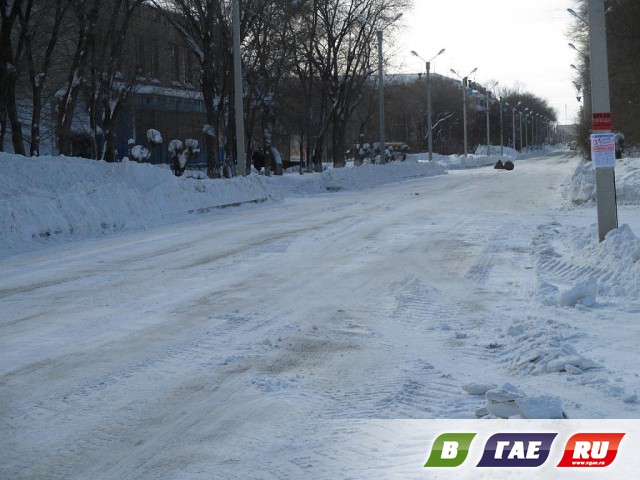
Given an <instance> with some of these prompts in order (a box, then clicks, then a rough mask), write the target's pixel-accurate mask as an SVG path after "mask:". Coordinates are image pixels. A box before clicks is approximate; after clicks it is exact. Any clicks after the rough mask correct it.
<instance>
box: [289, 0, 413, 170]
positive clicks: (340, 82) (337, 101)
mask: <svg viewBox="0 0 640 480" xmlns="http://www.w3.org/2000/svg"><path fill="white" fill-rule="evenodd" d="M409 5H410V2H409V1H404V0H395V1H389V0H328V1H315V0H314V1H313V9H312V10H313V12H312V15H313V20H312V21H309V22H308V24H309V25H310V28H313V29H314V30H313V32H312V33H313V34H312V35H311V34H307V35H306V38H308V39H309V42H308V43H303V44H301V48H303V49H305V50H306V51H303V52H302V53H301V54H300V55H299V56H300V57H301V58H306V59H307V60H308V61H309V62H310V63H311V66H312V68H313V70H312V74H311V75H310V77H311V78H312V79H316V80H317V82H318V83H317V86H316V88H317V90H318V99H319V105H318V110H317V113H316V118H317V125H318V126H317V133H316V141H315V148H314V158H313V163H314V165H315V168H316V169H318V168H319V167H320V166H321V162H322V157H323V154H324V150H323V148H324V144H325V141H326V139H327V136H328V134H329V133H330V132H331V134H332V136H331V139H332V152H331V155H332V158H333V163H334V165H335V166H338V167H339V166H343V165H344V163H345V159H344V152H345V150H346V147H345V138H344V132H345V126H346V124H347V122H348V121H349V119H350V117H351V115H352V113H353V111H354V109H355V108H356V107H357V105H358V103H359V102H360V100H361V99H362V97H361V96H360V89H361V88H362V87H363V85H364V84H365V83H366V82H367V81H368V79H369V78H370V76H371V75H372V73H373V71H372V68H371V66H372V64H371V61H372V58H371V56H372V52H373V51H374V50H375V48H374V47H375V38H376V31H377V30H378V29H381V28H383V27H384V26H385V25H386V24H388V23H390V20H391V19H392V18H394V17H395V16H396V15H397V14H398V12H399V11H400V10H401V9H402V8H406V7H408V6H409ZM299 73H300V72H299ZM303 73H306V72H303ZM330 129H331V130H330Z"/></svg>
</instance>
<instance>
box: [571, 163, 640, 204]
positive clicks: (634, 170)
mask: <svg viewBox="0 0 640 480" xmlns="http://www.w3.org/2000/svg"><path fill="white" fill-rule="evenodd" d="M615 174H616V195H617V199H618V203H619V204H621V205H638V204H639V203H640V157H631V158H623V159H622V160H618V161H617V162H616V168H615ZM567 196H568V198H569V200H570V201H571V203H573V204H574V205H584V204H588V205H592V204H594V203H595V201H596V172H595V168H594V167H593V163H592V162H584V161H582V162H580V164H579V165H578V166H577V167H576V170H575V172H574V173H573V176H572V178H571V183H570V185H569V186H568V191H567Z"/></svg>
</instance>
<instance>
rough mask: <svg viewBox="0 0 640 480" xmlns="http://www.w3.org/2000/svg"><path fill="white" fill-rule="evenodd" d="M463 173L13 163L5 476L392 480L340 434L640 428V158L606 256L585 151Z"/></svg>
mask: <svg viewBox="0 0 640 480" xmlns="http://www.w3.org/2000/svg"><path fill="white" fill-rule="evenodd" d="M456 162H457V160H455V159H454V160H451V159H450V160H447V159H440V158H439V159H437V164H431V165H429V164H424V163H419V162H417V161H409V162H406V163H404V164H395V165H390V166H367V167H362V168H353V169H343V170H336V171H328V172H325V173H324V174H321V175H320V174H317V175H304V176H299V175H288V176H286V177H284V178H278V177H272V178H264V177H258V176H252V177H250V178H249V179H234V180H230V181H225V182H223V181H219V182H210V181H206V182H202V181H198V180H194V179H182V180H179V179H174V178H173V177H171V175H170V173H169V172H168V171H166V170H162V169H159V168H155V167H150V166H144V165H137V164H133V163H129V164H120V165H104V164H102V163H96V162H89V161H86V160H85V161H82V160H77V159H55V158H45V159H41V160H25V159H18V158H16V157H11V156H7V155H3V156H0V163H1V164H2V169H3V172H4V173H3V175H4V177H5V178H4V182H3V184H2V186H1V187H0V212H1V213H0V215H1V216H0V226H1V228H2V231H1V232H0V245H1V246H2V250H3V253H2V255H1V256H0V258H2V259H1V260H0V270H1V271H2V276H1V277H0V302H1V304H2V313H1V315H0V433H1V436H0V438H1V440H0V478H3V479H4V478H11V479H14V478H38V479H45V478H46V479H58V478H60V479H63V478H64V479H88V478H91V479H113V478H118V479H147V478H154V479H165V478H166V479H212V478H215V479H243V480H246V479H253V478H255V479H269V478H273V479H288V478H291V479H301V478H304V479H307V478H309V479H311V478H313V479H335V478H374V477H373V476H371V475H366V474H365V472H360V474H358V473H354V472H353V471H351V470H350V469H349V465H348V460H345V458H346V456H345V452H342V451H340V449H339V448H338V447H337V446H336V443H335V441H336V439H344V438H345V437H348V436H349V435H350V430H349V426H348V423H347V424H345V423H344V421H349V420H353V419H359V420H364V421H366V420H371V419H424V418H432V419H473V418H478V417H485V418H495V417H507V416H509V417H514V416H515V417H533V418H536V417H542V418H555V417H559V416H560V417H563V416H566V417H569V418H587V419H589V418H590V419H596V418H598V419H601V418H608V419H613V418H617V419H620V418H631V419H635V418H640V417H639V414H640V403H639V401H638V397H637V395H638V393H639V392H640V378H639V377H638V373H639V372H640V368H639V367H640V349H639V347H638V341H637V338H638V337H637V332H638V321H639V320H640V299H639V298H638V291H639V290H640V262H638V260H639V259H640V240H639V239H638V238H637V237H636V236H635V234H634V232H638V231H640V212H639V211H638V209H637V205H638V203H640V200H639V199H640V176H639V175H638V172H639V171H640V170H639V167H640V159H637V158H634V159H627V160H625V161H624V162H623V163H622V164H621V165H620V167H619V173H618V176H619V180H620V182H619V188H620V189H622V190H624V191H625V192H631V193H628V194H625V195H626V196H625V198H627V200H625V201H624V202H623V203H624V205H621V206H620V207H619V217H620V222H621V225H624V226H622V228H620V229H619V230H617V231H614V232H612V233H611V234H610V235H609V236H608V237H607V239H606V240H605V242H603V243H598V242H597V233H596V230H597V229H596V226H595V225H594V223H595V221H596V212H595V207H594V205H593V204H592V202H590V200H589V196H590V195H591V194H590V193H589V192H590V191H591V190H590V189H592V184H591V183H590V181H589V178H590V175H592V173H593V172H592V171H591V172H590V171H589V168H588V166H586V167H583V168H580V169H578V170H576V168H577V166H578V164H579V161H578V159H577V157H575V156H573V154H572V153H569V152H555V153H548V152H547V153H545V154H544V156H542V157H537V158H536V157H533V158H529V159H525V160H517V161H516V169H515V170H514V171H512V172H506V171H503V170H494V169H492V168H476V169H461V170H450V171H449V173H447V174H444V173H446V172H445V169H446V168H447V166H446V165H444V166H443V165H442V164H446V163H456ZM485 162H487V163H488V160H486V159H485ZM458 163H459V162H458ZM390 182H391V183H390ZM370 186H375V188H367V187H370ZM633 192H636V194H634V193H633ZM634 195H635V201H634ZM245 202H249V203H245ZM229 204H240V206H238V207H234V208H223V209H220V208H216V207H219V206H225V205H229ZM577 204H580V205H579V206H577ZM189 212H191V213H189ZM141 227H144V228H141ZM378 435H380V436H379V437H378V438H377V440H380V439H382V438H384V430H380V432H379V434H378ZM395 453H396V454H398V452H395ZM378 460H382V461H383V462H385V461H386V462H391V461H392V459H391V458H390V457H389V458H382V459H378ZM422 473H423V478H424V472H422ZM376 478H377V477H376ZM379 478H385V477H384V476H381V477H379ZM387 478H389V477H387ZM398 478H399V477H398ZM403 478H406V477H403ZM415 478H420V476H417V477H415Z"/></svg>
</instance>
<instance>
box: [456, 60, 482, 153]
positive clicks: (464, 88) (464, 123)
mask: <svg viewBox="0 0 640 480" xmlns="http://www.w3.org/2000/svg"><path fill="white" fill-rule="evenodd" d="M450 71H451V73H453V74H454V75H455V76H456V77H458V78H459V79H460V80H461V81H462V128H463V129H464V156H465V157H466V156H467V154H468V153H469V152H468V150H469V146H468V141H467V81H468V79H469V77H470V76H471V75H472V74H474V73H475V72H476V71H478V69H477V68H474V69H473V70H471V71H470V72H469V73H468V74H467V75H465V76H464V77H463V76H462V75H460V74H459V73H458V72H456V71H455V70H454V69H451V70H450Z"/></svg>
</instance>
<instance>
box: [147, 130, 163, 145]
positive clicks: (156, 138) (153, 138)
mask: <svg viewBox="0 0 640 480" xmlns="http://www.w3.org/2000/svg"><path fill="white" fill-rule="evenodd" d="M147 140H148V141H149V143H150V144H151V145H160V144H161V143H162V134H161V133H160V132H159V131H158V130H154V129H153V128H150V129H149V130H147Z"/></svg>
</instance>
